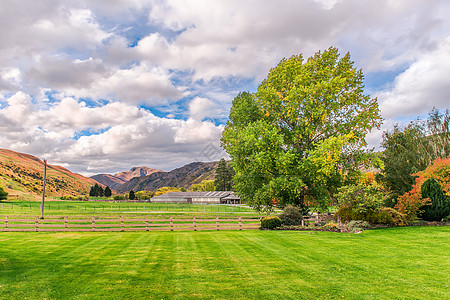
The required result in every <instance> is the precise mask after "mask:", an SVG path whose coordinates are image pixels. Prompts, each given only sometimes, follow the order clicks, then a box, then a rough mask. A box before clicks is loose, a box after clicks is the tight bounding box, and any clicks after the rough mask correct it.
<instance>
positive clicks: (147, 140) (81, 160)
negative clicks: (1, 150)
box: [0, 92, 223, 174]
mask: <svg viewBox="0 0 450 300" xmlns="http://www.w3.org/2000/svg"><path fill="white" fill-rule="evenodd" d="M8 103H9V106H7V107H5V108H3V109H0V121H2V122H1V124H2V125H1V126H2V130H4V132H6V133H7V134H2V135H1V136H0V145H9V146H8V148H11V147H12V148H13V149H14V150H16V151H23V152H27V153H33V154H36V155H42V156H43V157H45V158H48V159H50V160H51V161H52V163H59V164H64V165H65V166H67V167H70V169H71V170H74V171H78V172H83V173H84V174H92V173H95V172H94V170H97V171H99V170H103V171H107V170H110V171H111V172H114V170H117V168H118V166H125V165H126V167H125V169H126V168H129V167H131V166H130V163H132V162H136V164H138V163H140V164H146V165H149V166H153V167H155V168H161V169H166V170H170V169H173V168H175V167H179V166H180V165H182V164H185V163H188V162H192V161H194V160H195V159H197V158H201V154H200V153H201V151H202V150H203V148H204V147H205V146H206V145H208V144H209V143H211V141H213V142H215V141H217V140H218V139H219V138H220V135H221V132H222V130H223V126H222V125H218V126H216V125H214V124H212V123H211V122H208V121H204V122H202V121H201V120H194V119H189V120H187V121H184V120H174V119H167V118H160V117H156V116H155V115H153V114H152V113H150V112H148V111H147V110H144V109H139V108H137V107H136V106H133V105H128V104H125V103H119V102H114V103H109V104H107V105H105V106H101V107H87V106H86V104H85V103H84V102H82V101H81V102H80V101H77V100H75V99H73V98H65V99H63V100H62V101H61V102H60V103H58V104H57V105H55V106H53V107H51V108H49V109H39V108H37V107H35V106H34V104H33V103H32V101H31V97H30V96H29V95H26V94H24V93H22V92H19V93H16V94H15V95H13V96H12V97H10V98H9V99H8ZM31 112H33V113H31ZM3 120H5V122H3ZM6 121H8V122H6ZM80 131H84V132H86V134H84V135H82V136H81V137H79V138H78V139H74V136H75V135H76V134H77V133H78V132H80ZM87 132H89V134H87ZM10 146H11V147H10ZM99 160H100V161H101V162H102V163H101V165H98V161H99Z"/></svg>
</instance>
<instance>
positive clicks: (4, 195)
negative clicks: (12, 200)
mask: <svg viewBox="0 0 450 300" xmlns="http://www.w3.org/2000/svg"><path fill="white" fill-rule="evenodd" d="M7 198H8V193H7V192H5V191H4V190H3V188H2V187H1V186H0V200H6V199H7Z"/></svg>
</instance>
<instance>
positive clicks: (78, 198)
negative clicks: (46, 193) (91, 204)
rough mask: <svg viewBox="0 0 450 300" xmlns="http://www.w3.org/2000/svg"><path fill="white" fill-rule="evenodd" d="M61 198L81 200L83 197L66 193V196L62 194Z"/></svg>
mask: <svg viewBox="0 0 450 300" xmlns="http://www.w3.org/2000/svg"><path fill="white" fill-rule="evenodd" d="M61 200H72V201H75V200H83V197H81V196H78V197H77V196H72V195H68V196H62V197H61Z"/></svg>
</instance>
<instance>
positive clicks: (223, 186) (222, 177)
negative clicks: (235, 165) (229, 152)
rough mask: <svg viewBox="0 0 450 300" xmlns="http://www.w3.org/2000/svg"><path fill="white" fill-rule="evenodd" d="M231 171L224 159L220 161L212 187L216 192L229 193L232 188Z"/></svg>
mask: <svg viewBox="0 0 450 300" xmlns="http://www.w3.org/2000/svg"><path fill="white" fill-rule="evenodd" d="M232 179H233V171H232V169H231V168H230V166H229V165H228V164H227V162H226V161H225V159H223V158H222V159H221V160H220V161H219V164H218V165H217V168H216V178H215V180H214V186H215V187H216V191H229V190H231V188H232Z"/></svg>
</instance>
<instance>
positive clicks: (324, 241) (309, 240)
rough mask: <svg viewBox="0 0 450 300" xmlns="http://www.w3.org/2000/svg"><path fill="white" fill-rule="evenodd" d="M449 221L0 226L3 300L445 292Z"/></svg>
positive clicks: (426, 295)
mask: <svg viewBox="0 0 450 300" xmlns="http://www.w3.org/2000/svg"><path fill="white" fill-rule="evenodd" d="M449 242H450V228H448V227H417V228H392V229H382V230H370V231H365V232H363V233H361V234H342V233H329V232H289V231H245V232H239V231H220V232H215V231H212V232H188V231H184V232H151V233H149V232H126V233H95V232H94V233H0V295H1V299H18V298H21V299H25V298H27V299H42V298H48V299H118V298H119V299H125V298H133V299H152V298H154V299H211V298H218V299H230V298H231V299H237V298H238V299H260V298H263V299H311V298H314V299H316V298H320V299H337V298H339V299H342V298H343V297H344V298H350V299H449V298H450V292H449V290H450V289H449V286H448V285H449V282H450V277H449V274H450V263H449V262H450V254H449V253H450V243H449Z"/></svg>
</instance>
